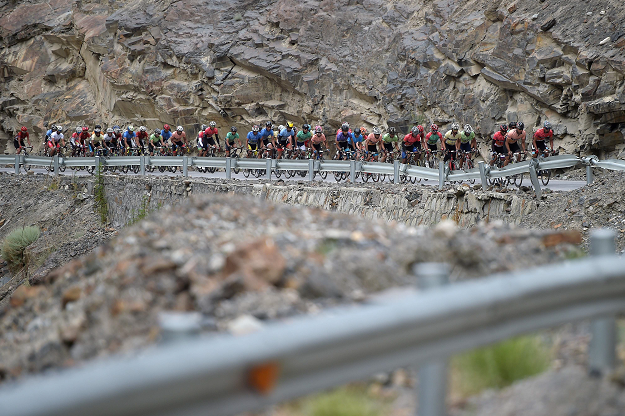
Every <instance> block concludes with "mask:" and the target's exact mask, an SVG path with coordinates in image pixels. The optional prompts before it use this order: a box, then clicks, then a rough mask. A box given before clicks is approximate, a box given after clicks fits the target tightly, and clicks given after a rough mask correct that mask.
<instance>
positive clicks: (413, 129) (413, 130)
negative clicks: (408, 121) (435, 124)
mask: <svg viewBox="0 0 625 416" xmlns="http://www.w3.org/2000/svg"><path fill="white" fill-rule="evenodd" d="M419 127H421V126H414V127H413V128H412V129H411V130H410V132H411V133H412V135H413V136H416V135H417V134H419V133H420V132H421V131H420V130H419ZM421 129H423V127H421Z"/></svg>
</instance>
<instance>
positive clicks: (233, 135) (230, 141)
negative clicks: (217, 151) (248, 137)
mask: <svg viewBox="0 0 625 416" xmlns="http://www.w3.org/2000/svg"><path fill="white" fill-rule="evenodd" d="M235 141H236V143H235ZM235 145H236V146H238V147H241V140H240V139H239V133H237V128H236V127H235V126H232V127H230V131H229V132H228V134H226V157H230V149H232V148H233V147H235Z"/></svg>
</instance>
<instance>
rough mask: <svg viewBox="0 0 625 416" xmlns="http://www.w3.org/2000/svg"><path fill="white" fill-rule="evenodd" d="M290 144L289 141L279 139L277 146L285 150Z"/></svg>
mask: <svg viewBox="0 0 625 416" xmlns="http://www.w3.org/2000/svg"><path fill="white" fill-rule="evenodd" d="M288 144H289V142H283V141H280V140H278V142H277V143H276V148H278V149H280V150H283V149H285V148H286V147H287V145H288Z"/></svg>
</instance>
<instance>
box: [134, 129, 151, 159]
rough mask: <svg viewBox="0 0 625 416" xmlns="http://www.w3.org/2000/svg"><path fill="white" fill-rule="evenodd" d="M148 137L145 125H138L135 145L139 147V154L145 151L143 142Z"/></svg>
mask: <svg viewBox="0 0 625 416" xmlns="http://www.w3.org/2000/svg"><path fill="white" fill-rule="evenodd" d="M148 137H149V136H148V129H147V128H146V127H145V126H141V127H139V131H138V132H137V145H138V146H139V147H140V148H141V154H143V153H145V143H146V142H147V141H148Z"/></svg>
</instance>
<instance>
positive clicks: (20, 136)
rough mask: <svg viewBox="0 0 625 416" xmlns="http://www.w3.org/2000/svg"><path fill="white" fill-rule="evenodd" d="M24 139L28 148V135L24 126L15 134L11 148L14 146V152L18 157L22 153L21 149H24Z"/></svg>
mask: <svg viewBox="0 0 625 416" xmlns="http://www.w3.org/2000/svg"><path fill="white" fill-rule="evenodd" d="M24 139H26V141H27V142H28V146H30V135H29V134H28V128H26V126H22V128H21V129H20V131H18V132H17V136H15V138H14V139H13V146H15V151H16V154H18V155H19V154H20V152H21V151H22V147H25V146H24Z"/></svg>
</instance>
